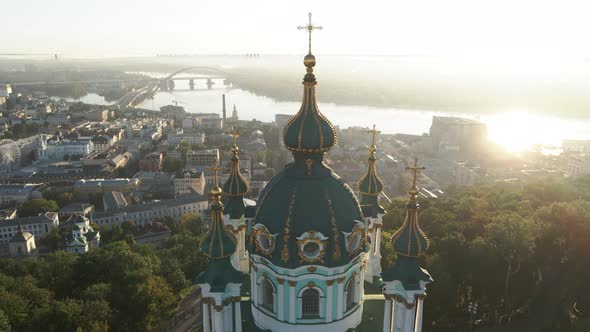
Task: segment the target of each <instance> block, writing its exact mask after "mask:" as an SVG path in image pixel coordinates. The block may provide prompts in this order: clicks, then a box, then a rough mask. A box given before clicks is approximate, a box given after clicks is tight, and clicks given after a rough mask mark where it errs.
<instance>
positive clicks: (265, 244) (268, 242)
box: [252, 224, 275, 257]
mask: <svg viewBox="0 0 590 332" xmlns="http://www.w3.org/2000/svg"><path fill="white" fill-rule="evenodd" d="M252 233H253V236H254V239H255V241H254V243H255V244H256V252H257V253H259V254H262V255H265V256H268V257H270V256H271V255H272V251H273V249H274V237H275V235H271V234H270V233H269V232H268V229H267V228H266V226H264V225H262V224H256V225H254V227H253V229H252Z"/></svg>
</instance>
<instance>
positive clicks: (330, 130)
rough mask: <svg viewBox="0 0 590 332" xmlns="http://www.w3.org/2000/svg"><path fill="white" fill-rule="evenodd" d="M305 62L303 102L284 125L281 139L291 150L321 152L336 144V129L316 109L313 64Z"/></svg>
mask: <svg viewBox="0 0 590 332" xmlns="http://www.w3.org/2000/svg"><path fill="white" fill-rule="evenodd" d="M308 56H310V55H308ZM305 64H306V65H308V67H307V74H306V75H305V77H304V79H303V102H302V103H301V108H300V109H299V112H298V113H297V114H295V116H293V117H292V118H291V119H290V120H289V121H288V122H287V124H286V125H285V128H284V129H283V140H284V142H285V146H286V147H287V149H289V150H291V151H294V152H305V153H322V152H326V151H328V150H330V149H331V148H332V147H333V146H334V145H335V144H336V141H337V137H336V130H335V129H334V126H332V124H331V123H330V121H329V120H328V119H327V118H326V117H325V116H324V115H323V114H322V113H321V112H320V111H319V109H318V105H317V101H316V90H315V86H316V84H317V82H316V80H315V76H314V75H313V68H312V67H313V66H311V63H309V62H305ZM313 65H315V58H314V61H313Z"/></svg>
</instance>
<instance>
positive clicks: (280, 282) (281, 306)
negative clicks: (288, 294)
mask: <svg viewBox="0 0 590 332" xmlns="http://www.w3.org/2000/svg"><path fill="white" fill-rule="evenodd" d="M284 284H285V279H281V278H277V290H278V294H277V300H278V301H277V302H278V303H277V304H278V307H277V311H278V317H279V320H285V287H284Z"/></svg>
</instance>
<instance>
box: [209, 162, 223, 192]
mask: <svg viewBox="0 0 590 332" xmlns="http://www.w3.org/2000/svg"><path fill="white" fill-rule="evenodd" d="M208 170H210V171H213V176H214V181H215V187H217V186H218V181H217V173H218V172H219V171H220V170H221V167H219V160H217V159H215V163H214V164H213V167H209V168H208Z"/></svg>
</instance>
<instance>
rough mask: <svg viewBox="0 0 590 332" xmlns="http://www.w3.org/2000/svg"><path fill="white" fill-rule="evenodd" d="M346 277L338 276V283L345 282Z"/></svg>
mask: <svg viewBox="0 0 590 332" xmlns="http://www.w3.org/2000/svg"><path fill="white" fill-rule="evenodd" d="M344 279H345V277H340V278H337V279H336V281H338V283H339V284H341V283H343V282H344Z"/></svg>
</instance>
